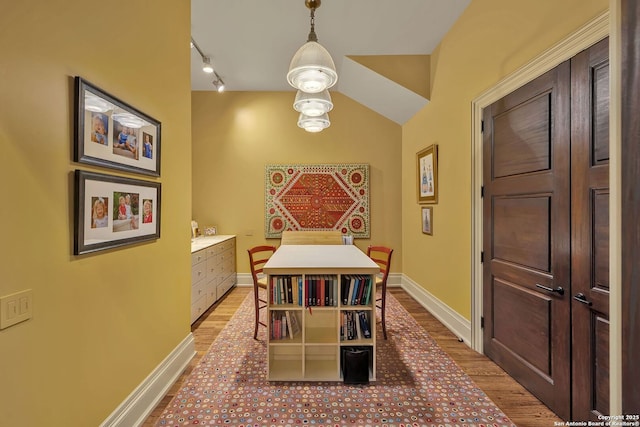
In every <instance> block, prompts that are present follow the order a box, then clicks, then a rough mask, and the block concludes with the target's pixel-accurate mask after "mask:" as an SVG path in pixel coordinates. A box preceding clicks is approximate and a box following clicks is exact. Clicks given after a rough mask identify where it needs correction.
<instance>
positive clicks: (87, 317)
mask: <svg viewBox="0 0 640 427" xmlns="http://www.w3.org/2000/svg"><path fill="white" fill-rule="evenodd" d="M1 9H2V12H0V52H2V59H1V62H2V64H1V65H0V152H1V154H0V182H2V199H3V204H4V207H3V209H0V236H1V237H0V239H1V243H0V272H1V274H2V278H1V279H0V295H7V294H11V293H14V292H16V291H19V290H22V289H27V288H30V289H33V303H34V305H33V318H32V319H31V320H28V321H26V322H23V323H21V324H18V325H16V326H13V327H11V328H8V329H5V330H2V331H0V414H1V415H0V424H1V425H3V426H52V425H56V426H61V425H65V426H95V425H98V424H100V422H102V421H103V420H104V419H105V418H106V417H107V416H108V415H109V414H110V413H111V412H112V411H113V410H114V409H115V408H116V407H117V406H118V405H119V404H120V403H121V402H122V401H123V400H124V399H125V398H126V397H127V396H128V395H129V393H131V391H132V390H133V389H134V388H135V387H137V386H138V385H139V384H140V383H141V382H142V381H143V380H144V379H145V377H147V375H149V373H150V372H151V371H152V370H153V369H154V368H155V367H156V366H157V365H158V364H159V363H160V362H161V361H162V360H163V359H164V358H165V357H166V356H167V355H168V354H169V352H170V351H172V350H173V349H174V348H175V347H176V346H177V345H178V343H179V342H180V341H182V340H183V339H184V338H185V337H186V336H187V335H188V333H189V331H190V329H189V302H190V294H189V286H188V285H189V283H190V257H189V226H188V224H189V220H190V218H191V176H190V172H189V171H190V168H191V149H190V144H189V141H190V139H191V129H190V128H191V122H190V110H191V103H190V71H189V67H190V52H189V37H190V6H189V2H176V1H171V0H158V1H154V2H149V1H135V2H132V1H128V0H112V1H109V2H104V1H94V0H65V1H61V0H54V1H33V0H25V1H22V2H6V1H5V2H3V5H2V8H1ZM168 29H170V31H169V30H168ZM75 75H79V76H82V77H84V78H86V79H87V80H88V81H90V82H92V83H94V84H95V85H97V86H99V87H101V88H103V89H104V90H106V91H107V92H109V93H111V94H113V95H115V96H117V97H120V98H121V99H123V100H125V101H127V102H129V103H130V104H132V105H133V106H135V107H137V108H139V109H140V110H142V111H144V112H145V113H148V114H149V115H151V116H152V117H154V118H156V119H158V120H160V121H161V122H162V160H163V162H162V177H161V178H160V179H158V181H160V182H161V183H162V229H161V238H160V239H159V240H157V241H156V242H152V243H145V244H139V245H135V246H128V247H124V248H121V249H117V250H110V251H103V252H98V253H95V254H93V255H85V256H73V255H72V252H73V232H72V227H73V191H72V189H73V185H72V183H73V180H72V171H73V170H74V169H76V168H79V169H87V170H95V171H100V172H104V173H110V174H121V173H119V172H115V171H113V170H108V169H102V168H95V167H88V166H85V165H80V164H77V163H74V162H73V159H72V152H73V151H72V141H73V136H72V135H73V133H72V130H73V119H72V117H73V95H72V94H73V84H72V81H73V80H72V77H73V76H75ZM130 176H135V175H130ZM137 177H141V176H137ZM146 179H153V178H146ZM185 285H186V286H185Z"/></svg>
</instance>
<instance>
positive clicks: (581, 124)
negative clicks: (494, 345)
mask: <svg viewBox="0 0 640 427" xmlns="http://www.w3.org/2000/svg"><path fill="white" fill-rule="evenodd" d="M608 57H609V54H608V40H603V41H601V42H599V43H597V44H596V45H594V46H593V47H591V48H590V49H587V50H585V51H583V52H581V53H579V54H578V55H576V56H575V57H574V58H573V59H572V60H571V82H572V94H571V95H572V96H571V98H572V105H571V114H572V119H571V123H572V125H571V128H572V130H571V159H572V166H571V182H572V184H571V185H572V191H571V204H572V210H573V214H572V218H571V229H572V233H571V237H572V239H571V246H572V262H571V270H572V281H571V289H572V295H573V296H574V298H573V299H572V311H571V313H572V344H573V381H572V382H573V393H574V397H573V418H574V419H579V420H588V419H592V420H597V419H598V415H607V414H608V413H609V387H608V385H609V60H608Z"/></svg>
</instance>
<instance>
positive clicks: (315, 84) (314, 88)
mask: <svg viewBox="0 0 640 427" xmlns="http://www.w3.org/2000/svg"><path fill="white" fill-rule="evenodd" d="M287 81H288V82H289V84H290V85H291V86H293V87H294V88H296V89H299V90H301V91H303V92H307V93H318V92H322V91H323V90H325V89H329V88H330V87H332V86H333V85H335V84H336V82H337V81H338V73H337V72H336V66H335V64H334V63H333V59H332V58H331V55H330V54H329V52H328V51H327V49H325V48H324V47H323V46H322V45H321V44H320V43H318V42H315V41H308V42H306V43H305V44H303V45H302V47H300V49H298V51H297V52H296V54H295V55H293V58H292V59H291V64H290V65H289V72H288V73H287Z"/></svg>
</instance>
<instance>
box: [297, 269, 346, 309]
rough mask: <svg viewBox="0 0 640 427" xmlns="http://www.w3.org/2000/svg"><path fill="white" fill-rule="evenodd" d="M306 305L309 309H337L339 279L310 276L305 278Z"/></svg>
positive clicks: (328, 276)
mask: <svg viewBox="0 0 640 427" xmlns="http://www.w3.org/2000/svg"><path fill="white" fill-rule="evenodd" d="M304 286H305V295H306V297H307V298H306V301H305V305H306V306H307V307H310V306H317V307H335V306H337V301H336V295H337V292H336V291H337V287H338V278H337V276H333V275H319V274H315V275H309V276H305V282H304Z"/></svg>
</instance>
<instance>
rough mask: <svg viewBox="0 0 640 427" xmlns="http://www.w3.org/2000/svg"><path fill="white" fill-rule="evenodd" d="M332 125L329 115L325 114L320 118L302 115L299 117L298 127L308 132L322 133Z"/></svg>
mask: <svg viewBox="0 0 640 427" xmlns="http://www.w3.org/2000/svg"><path fill="white" fill-rule="evenodd" d="M329 125H331V122H330V121H329V116H328V115H327V114H323V115H321V116H318V117H309V116H305V115H304V114H302V113H300V116H299V117H298V127H301V128H302V129H304V130H306V131H307V132H320V131H322V130H323V129H326V128H328V127H329Z"/></svg>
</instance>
